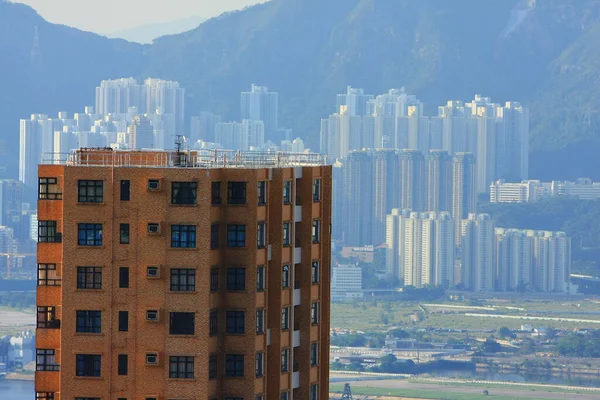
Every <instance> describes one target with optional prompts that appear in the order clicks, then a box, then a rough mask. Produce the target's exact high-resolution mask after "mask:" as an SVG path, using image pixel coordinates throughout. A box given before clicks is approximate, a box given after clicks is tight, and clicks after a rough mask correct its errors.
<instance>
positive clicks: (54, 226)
mask: <svg viewBox="0 0 600 400" xmlns="http://www.w3.org/2000/svg"><path fill="white" fill-rule="evenodd" d="M59 236H60V234H59V233H58V221H50V220H40V221H38V243H60V242H61V240H58V238H59Z"/></svg>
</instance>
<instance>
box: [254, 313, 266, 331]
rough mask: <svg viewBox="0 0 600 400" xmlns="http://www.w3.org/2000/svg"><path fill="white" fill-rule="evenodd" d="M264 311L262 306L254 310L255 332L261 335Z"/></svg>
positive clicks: (264, 318) (263, 324) (263, 326)
mask: <svg viewBox="0 0 600 400" xmlns="http://www.w3.org/2000/svg"><path fill="white" fill-rule="evenodd" d="M266 315H267V313H266V311H265V309H264V308H260V309H258V310H256V334H257V335H262V334H264V333H265V325H266Z"/></svg>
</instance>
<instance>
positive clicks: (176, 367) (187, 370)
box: [169, 356, 194, 379]
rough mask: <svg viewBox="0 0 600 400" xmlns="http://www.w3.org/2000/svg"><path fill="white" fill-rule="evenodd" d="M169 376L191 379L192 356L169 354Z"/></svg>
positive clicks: (192, 372) (192, 373)
mask: <svg viewBox="0 0 600 400" xmlns="http://www.w3.org/2000/svg"><path fill="white" fill-rule="evenodd" d="M169 378H172V379H193V378H194V357H190V356H170V357H169Z"/></svg>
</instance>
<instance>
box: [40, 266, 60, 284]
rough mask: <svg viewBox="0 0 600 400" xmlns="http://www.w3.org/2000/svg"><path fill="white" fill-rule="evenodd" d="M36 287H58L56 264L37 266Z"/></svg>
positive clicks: (58, 278) (58, 279)
mask: <svg viewBox="0 0 600 400" xmlns="http://www.w3.org/2000/svg"><path fill="white" fill-rule="evenodd" d="M37 270H38V280H37V285H38V286H60V277H59V276H58V272H57V271H56V264H38V265H37Z"/></svg>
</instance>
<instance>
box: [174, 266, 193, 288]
mask: <svg viewBox="0 0 600 400" xmlns="http://www.w3.org/2000/svg"><path fill="white" fill-rule="evenodd" d="M169 287H170V290H171V292H195V291H196V270H195V269H193V268H171V271H170V286H169Z"/></svg>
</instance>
